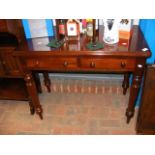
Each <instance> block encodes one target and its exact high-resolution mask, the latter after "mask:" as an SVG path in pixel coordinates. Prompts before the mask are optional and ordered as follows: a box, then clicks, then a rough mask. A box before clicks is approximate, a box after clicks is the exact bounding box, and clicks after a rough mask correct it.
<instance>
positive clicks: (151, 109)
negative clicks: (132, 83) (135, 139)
mask: <svg viewBox="0 0 155 155" xmlns="http://www.w3.org/2000/svg"><path fill="white" fill-rule="evenodd" d="M137 133H138V134H155V65H148V66H147V69H146V71H145V77H144V85H143V91H142V99H141V104H140V108H139V114H138V119H137Z"/></svg>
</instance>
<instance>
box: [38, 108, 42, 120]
mask: <svg viewBox="0 0 155 155" xmlns="http://www.w3.org/2000/svg"><path fill="white" fill-rule="evenodd" d="M36 113H37V114H38V115H39V117H40V119H41V120H43V110H42V108H41V107H39V108H37V109H36Z"/></svg>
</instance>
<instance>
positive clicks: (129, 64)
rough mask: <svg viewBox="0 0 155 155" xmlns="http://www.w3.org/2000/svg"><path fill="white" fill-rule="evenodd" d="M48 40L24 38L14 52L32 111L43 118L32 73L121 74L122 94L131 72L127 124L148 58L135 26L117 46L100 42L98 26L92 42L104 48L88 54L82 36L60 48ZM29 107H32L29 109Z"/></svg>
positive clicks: (100, 33)
mask: <svg viewBox="0 0 155 155" xmlns="http://www.w3.org/2000/svg"><path fill="white" fill-rule="evenodd" d="M51 39H53V38H52V37H43V38H35V39H28V40H25V41H23V42H22V43H21V44H20V45H19V47H18V48H17V49H16V51H15V52H14V56H15V57H16V59H17V61H18V64H19V66H20V69H21V71H22V72H23V75H24V77H25V82H26V86H27V90H28V93H29V96H30V98H31V100H32V103H33V106H34V107H33V108H34V110H35V112H36V113H37V114H38V115H39V116H40V118H41V119H43V109H42V106H41V104H40V102H39V98H38V94H37V90H36V85H35V82H34V79H33V76H32V72H33V71H41V72H72V73H86V72H87V73H88V72H90V73H107V72H108V73H114V74H115V73H116V74H118V73H119V74H120V73H121V74H124V80H123V84H122V87H123V94H126V90H127V88H128V87H129V74H130V73H132V74H133V76H132V84H131V87H130V96H129V103H128V106H127V109H126V116H127V123H129V121H130V119H131V118H132V117H133V115H134V109H135V103H136V99H137V96H138V91H139V88H140V85H141V80H142V76H143V72H144V69H145V64H146V59H147V58H148V57H149V56H150V55H151V52H150V50H149V47H148V45H147V43H146V41H145V39H144V36H143V34H142V32H141V30H140V28H139V27H138V26H134V27H133V29H132V33H131V37H130V39H129V40H122V39H120V41H119V43H117V44H114V45H107V44H104V43H103V27H102V26H100V27H99V33H97V35H96V39H97V40H99V41H100V42H102V43H103V44H104V48H103V49H100V50H97V51H91V50H89V49H87V47H86V44H87V43H88V42H89V39H88V38H87V37H86V35H82V36H81V37H80V39H79V40H68V41H67V42H66V43H65V44H64V45H63V46H62V47H61V48H58V49H53V48H50V47H47V44H48V43H49V41H50V40H51ZM31 108H32V107H31Z"/></svg>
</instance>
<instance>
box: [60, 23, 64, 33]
mask: <svg viewBox="0 0 155 155" xmlns="http://www.w3.org/2000/svg"><path fill="white" fill-rule="evenodd" d="M59 34H63V35H65V25H64V24H59Z"/></svg>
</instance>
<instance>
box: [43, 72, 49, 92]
mask: <svg viewBox="0 0 155 155" xmlns="http://www.w3.org/2000/svg"><path fill="white" fill-rule="evenodd" d="M43 76H44V84H45V86H46V87H47V91H48V92H49V93H50V92H51V81H50V78H49V75H48V72H43Z"/></svg>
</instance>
